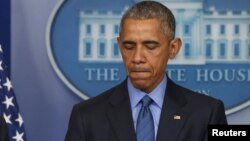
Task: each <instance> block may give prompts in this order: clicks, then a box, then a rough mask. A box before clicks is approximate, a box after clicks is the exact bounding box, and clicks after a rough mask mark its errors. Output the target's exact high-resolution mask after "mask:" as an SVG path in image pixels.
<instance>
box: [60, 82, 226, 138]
mask: <svg viewBox="0 0 250 141" xmlns="http://www.w3.org/2000/svg"><path fill="white" fill-rule="evenodd" d="M176 116H177V117H176ZM174 117H176V118H177V119H176V118H174ZM178 118H180V119H178ZM209 124H227V120H226V116H225V112H224V106H223V103H222V102H221V101H219V100H216V99H214V98H211V97H208V96H205V95H202V94H198V93H195V92H192V91H190V90H188V89H185V88H183V87H181V86H178V85H177V84H175V83H174V82H173V81H171V80H170V79H168V81H167V88H166V94H165V97H164V103H163V107H162V111H161V116H160V123H159V127H158V132H157V141H206V140H207V125H209ZM65 141H136V134H135V129H134V125H133V119H132V112H131V108H130V100H129V96H128V89H127V82H126V81H124V82H123V83H121V84H120V85H118V86H116V87H114V88H112V89H110V90H108V91H106V92H104V93H102V94H101V95H99V96H97V97H95V98H92V99H90V100H87V101H84V102H81V103H79V104H77V105H75V106H74V108H73V111H72V113H71V118H70V122H69V127H68V131H67V134H66V137H65Z"/></svg>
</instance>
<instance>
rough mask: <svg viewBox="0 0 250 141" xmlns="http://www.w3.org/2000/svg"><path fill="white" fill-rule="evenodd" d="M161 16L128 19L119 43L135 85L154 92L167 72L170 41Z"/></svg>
mask: <svg viewBox="0 0 250 141" xmlns="http://www.w3.org/2000/svg"><path fill="white" fill-rule="evenodd" d="M160 27H161V26H160V21H159V20H158V19H145V20H135V19H126V20H125V21H124V23H123V25H122V27H121V33H120V37H118V43H119V47H120V51H121V54H122V58H123V61H124V65H125V67H126V71H127V75H128V77H129V78H130V80H131V81H132V84H133V86H134V87H136V88H138V89H141V90H143V91H144V92H146V93H149V92H151V91H152V90H153V89H154V88H155V87H156V86H157V85H158V84H159V83H160V81H161V80H162V78H163V76H164V75H165V68H166V64H167V62H168V59H169V57H170V52H171V47H170V46H171V41H170V39H169V38H168V37H167V36H166V35H165V34H163V32H162V30H163V29H161V28H160Z"/></svg>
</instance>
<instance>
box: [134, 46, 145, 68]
mask: <svg viewBox="0 0 250 141" xmlns="http://www.w3.org/2000/svg"><path fill="white" fill-rule="evenodd" d="M143 62H145V56H144V53H143V49H142V48H141V47H137V48H136V50H135V52H134V55H133V63H136V64H140V63H143Z"/></svg>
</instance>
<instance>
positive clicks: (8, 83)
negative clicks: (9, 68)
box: [3, 77, 12, 91]
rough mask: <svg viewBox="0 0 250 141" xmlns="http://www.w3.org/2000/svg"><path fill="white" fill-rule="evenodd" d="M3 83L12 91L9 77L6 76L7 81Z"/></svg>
mask: <svg viewBox="0 0 250 141" xmlns="http://www.w3.org/2000/svg"><path fill="white" fill-rule="evenodd" d="M3 85H4V86H6V87H7V89H8V91H10V89H11V88H12V84H11V82H10V80H9V78H8V77H7V78H6V82H5V83H4V84H3Z"/></svg>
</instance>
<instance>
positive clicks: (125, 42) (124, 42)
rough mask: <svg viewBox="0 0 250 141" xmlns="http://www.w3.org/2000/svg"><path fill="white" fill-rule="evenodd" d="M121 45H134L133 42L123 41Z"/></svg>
mask: <svg viewBox="0 0 250 141" xmlns="http://www.w3.org/2000/svg"><path fill="white" fill-rule="evenodd" d="M122 44H133V45H135V44H136V43H135V42H134V41H123V42H122Z"/></svg>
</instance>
